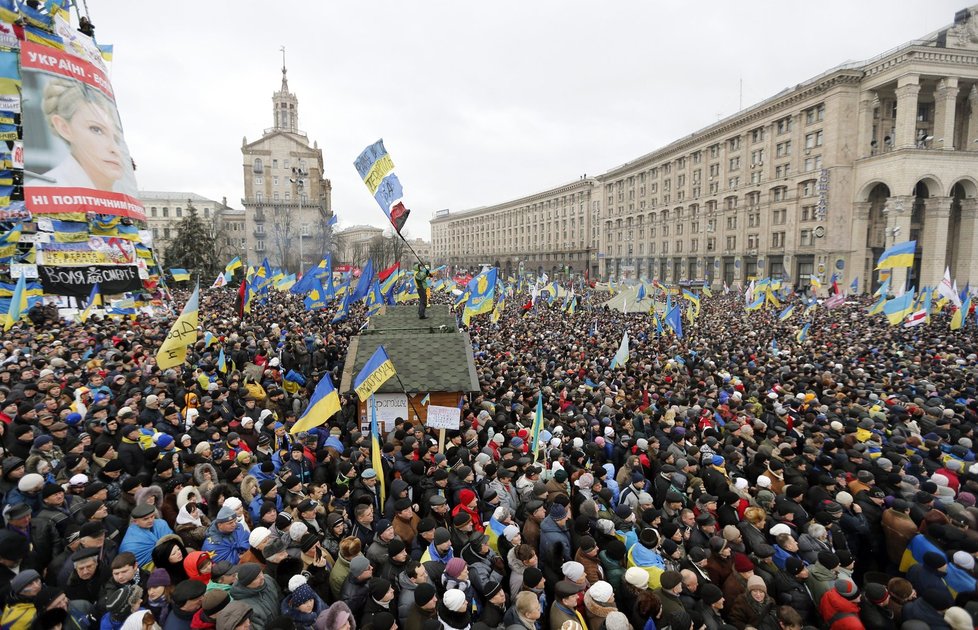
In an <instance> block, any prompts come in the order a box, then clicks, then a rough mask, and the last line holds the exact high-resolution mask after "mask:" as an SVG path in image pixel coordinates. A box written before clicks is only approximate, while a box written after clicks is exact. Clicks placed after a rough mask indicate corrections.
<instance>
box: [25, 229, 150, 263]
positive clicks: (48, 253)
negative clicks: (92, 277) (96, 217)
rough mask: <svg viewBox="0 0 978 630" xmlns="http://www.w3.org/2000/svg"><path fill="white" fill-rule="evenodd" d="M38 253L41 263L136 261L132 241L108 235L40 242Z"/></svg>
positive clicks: (38, 260)
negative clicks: (64, 241)
mask: <svg viewBox="0 0 978 630" xmlns="http://www.w3.org/2000/svg"><path fill="white" fill-rule="evenodd" d="M37 253H38V257H37V262H38V264H41V265H58V266H65V267H79V266H86V265H131V264H133V263H135V262H136V248H135V247H134V246H133V244H132V241H128V240H126V239H124V238H117V237H107V236H90V237H89V238H88V240H87V241H85V242H82V243H38V244H37Z"/></svg>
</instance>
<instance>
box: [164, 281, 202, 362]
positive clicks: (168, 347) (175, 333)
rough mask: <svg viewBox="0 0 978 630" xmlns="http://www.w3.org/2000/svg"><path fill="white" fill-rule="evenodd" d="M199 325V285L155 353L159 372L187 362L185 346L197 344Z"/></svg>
mask: <svg viewBox="0 0 978 630" xmlns="http://www.w3.org/2000/svg"><path fill="white" fill-rule="evenodd" d="M198 325H200V285H197V286H196V287H194V292H193V294H192V295H191V296H190V299H189V300H187V304H186V305H184V307H183V311H181V313H180V317H178V318H177V321H175V322H173V327H171V328H170V334H168V335H167V336H166V339H164V340H163V345H161V346H160V349H159V351H158V352H157V353H156V364H157V365H158V366H159V367H160V369H161V370H166V369H169V368H171V367H176V366H178V365H182V364H183V362H184V361H186V360H187V346H189V345H191V344H193V343H196V342H197V326H198Z"/></svg>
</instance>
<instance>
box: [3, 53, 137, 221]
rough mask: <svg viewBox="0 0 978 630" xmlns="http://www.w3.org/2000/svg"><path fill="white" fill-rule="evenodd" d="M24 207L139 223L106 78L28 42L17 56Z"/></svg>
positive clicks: (125, 150) (100, 72)
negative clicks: (18, 59) (21, 118)
mask: <svg viewBox="0 0 978 630" xmlns="http://www.w3.org/2000/svg"><path fill="white" fill-rule="evenodd" d="M21 69H22V79H23V103H22V110H23V124H24V185H25V188H24V199H25V201H26V203H27V207H28V208H29V209H30V211H31V212H32V213H33V214H35V215H62V216H60V217H59V218H69V217H68V216H65V215H76V218H81V217H80V216H77V215H82V214H84V213H89V212H94V213H98V214H110V215H117V216H123V217H129V218H131V219H137V220H144V219H145V215H144V213H143V207H142V204H140V202H139V200H138V199H137V198H136V195H137V192H136V191H137V188H136V178H135V174H134V172H133V163H132V159H131V157H130V155H129V149H128V147H126V143H125V139H124V138H123V135H122V124H121V123H120V120H119V113H118V110H117V109H116V105H115V99H114V95H113V93H112V87H111V85H110V83H109V80H108V77H107V76H106V74H105V72H104V71H103V70H102V69H101V68H99V67H97V66H95V65H93V64H91V63H89V62H88V61H86V60H84V59H82V58H79V57H76V56H73V55H71V54H69V53H67V52H64V51H61V50H56V49H54V48H51V47H48V46H41V45H38V44H33V43H31V42H24V46H23V48H22V49H21Z"/></svg>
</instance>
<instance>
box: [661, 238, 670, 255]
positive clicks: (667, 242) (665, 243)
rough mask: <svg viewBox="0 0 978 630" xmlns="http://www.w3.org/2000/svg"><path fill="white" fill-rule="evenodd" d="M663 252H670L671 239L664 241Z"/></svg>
mask: <svg viewBox="0 0 978 630" xmlns="http://www.w3.org/2000/svg"><path fill="white" fill-rule="evenodd" d="M662 253H663V254H668V253H669V241H664V242H663V243H662Z"/></svg>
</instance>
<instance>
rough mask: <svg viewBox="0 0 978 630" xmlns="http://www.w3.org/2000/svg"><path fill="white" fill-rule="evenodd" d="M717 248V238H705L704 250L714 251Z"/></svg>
mask: <svg viewBox="0 0 978 630" xmlns="http://www.w3.org/2000/svg"><path fill="white" fill-rule="evenodd" d="M716 249H717V240H716V239H715V238H713V237H710V238H708V239H706V251H708V252H714V251H716Z"/></svg>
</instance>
